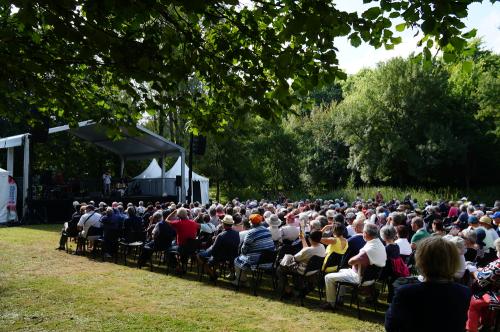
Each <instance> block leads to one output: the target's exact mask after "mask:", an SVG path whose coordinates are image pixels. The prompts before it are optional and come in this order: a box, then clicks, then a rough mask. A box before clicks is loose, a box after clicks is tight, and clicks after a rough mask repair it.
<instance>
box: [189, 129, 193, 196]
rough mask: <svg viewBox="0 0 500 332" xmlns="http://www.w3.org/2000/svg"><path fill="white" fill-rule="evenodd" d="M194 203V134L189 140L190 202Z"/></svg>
mask: <svg viewBox="0 0 500 332" xmlns="http://www.w3.org/2000/svg"><path fill="white" fill-rule="evenodd" d="M192 201H193V134H192V133H191V136H190V138H189V189H188V202H189V203H191V202H192Z"/></svg>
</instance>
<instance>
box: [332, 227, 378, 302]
mask: <svg viewBox="0 0 500 332" xmlns="http://www.w3.org/2000/svg"><path fill="white" fill-rule="evenodd" d="M363 238H364V240H365V241H366V244H365V245H364V247H363V248H361V250H360V251H359V254H358V255H356V256H354V257H352V258H351V259H350V260H349V265H351V266H352V267H351V268H350V269H341V270H340V271H339V272H334V273H328V274H327V275H326V276H325V286H326V303H325V304H324V305H323V306H322V307H323V308H324V309H334V308H335V299H336V295H337V293H336V292H337V290H336V288H337V285H336V283H337V282H349V283H353V284H358V283H359V282H360V274H359V273H358V271H359V269H360V268H362V269H366V268H367V267H368V266H370V265H375V266H378V267H384V266H385V262H386V260H387V254H386V251H385V247H384V245H383V244H382V242H381V241H380V239H379V238H378V227H377V225H374V224H365V226H364V228H363ZM373 282H374V280H373ZM365 285H366V284H365Z"/></svg>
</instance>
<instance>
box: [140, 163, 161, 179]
mask: <svg viewBox="0 0 500 332" xmlns="http://www.w3.org/2000/svg"><path fill="white" fill-rule="evenodd" d="M160 177H161V167H160V165H159V164H158V162H157V161H156V159H153V160H151V163H150V164H149V166H148V168H146V169H145V170H144V172H142V173H141V174H139V175H137V176H136V177H135V178H134V179H137V180H139V179H157V178H160Z"/></svg>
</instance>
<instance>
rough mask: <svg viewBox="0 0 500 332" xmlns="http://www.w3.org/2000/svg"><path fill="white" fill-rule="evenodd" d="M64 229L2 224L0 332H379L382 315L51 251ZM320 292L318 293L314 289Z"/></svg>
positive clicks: (192, 275)
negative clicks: (359, 315)
mask: <svg viewBox="0 0 500 332" xmlns="http://www.w3.org/2000/svg"><path fill="white" fill-rule="evenodd" d="M59 229H60V226H57V225H38V226H30V227H15V228H0V248H1V250H0V331H152V330H155V331H304V330H311V329H313V330H314V331H333V330H334V331H381V330H383V326H382V325H381V322H382V320H383V315H382V314H377V315H375V314H371V313H368V312H365V313H364V315H363V318H364V320H363V321H361V320H358V319H356V318H354V317H356V313H355V311H354V310H351V309H349V308H344V309H341V310H340V311H339V313H330V312H325V311H321V310H317V309H316V308H317V306H318V305H319V304H320V302H319V301H318V300H317V299H315V298H308V299H306V303H305V307H300V306H299V305H298V301H289V302H281V301H279V299H278V295H277V294H276V293H275V292H271V290H269V289H263V290H261V291H260V292H259V296H257V297H255V296H253V295H251V293H250V292H249V290H247V289H244V290H243V291H241V292H238V293H236V292H235V291H234V290H233V288H232V287H231V286H230V285H229V283H228V282H226V281H221V282H219V283H217V286H214V285H213V284H211V283H208V282H206V281H205V282H198V281H197V278H196V275H195V274H194V273H191V274H188V275H187V276H183V277H182V278H181V277H177V276H172V275H166V274H165V271H164V269H163V268H155V271H154V272H150V271H149V269H143V270H138V269H136V268H134V267H127V266H123V265H119V264H114V263H108V262H105V263H103V262H101V261H96V260H91V259H89V258H86V257H81V256H73V255H69V254H67V253H65V252H60V251H57V250H54V248H55V247H56V245H57V241H58V237H59V234H58V233H59ZM315 296H316V294H315Z"/></svg>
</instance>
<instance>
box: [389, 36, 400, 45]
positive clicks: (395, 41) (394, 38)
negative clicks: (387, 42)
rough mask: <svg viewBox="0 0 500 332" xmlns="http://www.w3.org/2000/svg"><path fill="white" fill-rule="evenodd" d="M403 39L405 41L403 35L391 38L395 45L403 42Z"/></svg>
mask: <svg viewBox="0 0 500 332" xmlns="http://www.w3.org/2000/svg"><path fill="white" fill-rule="evenodd" d="M402 41H403V39H402V38H401V37H392V38H391V43H393V44H394V45H397V44H401V42H402Z"/></svg>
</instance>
